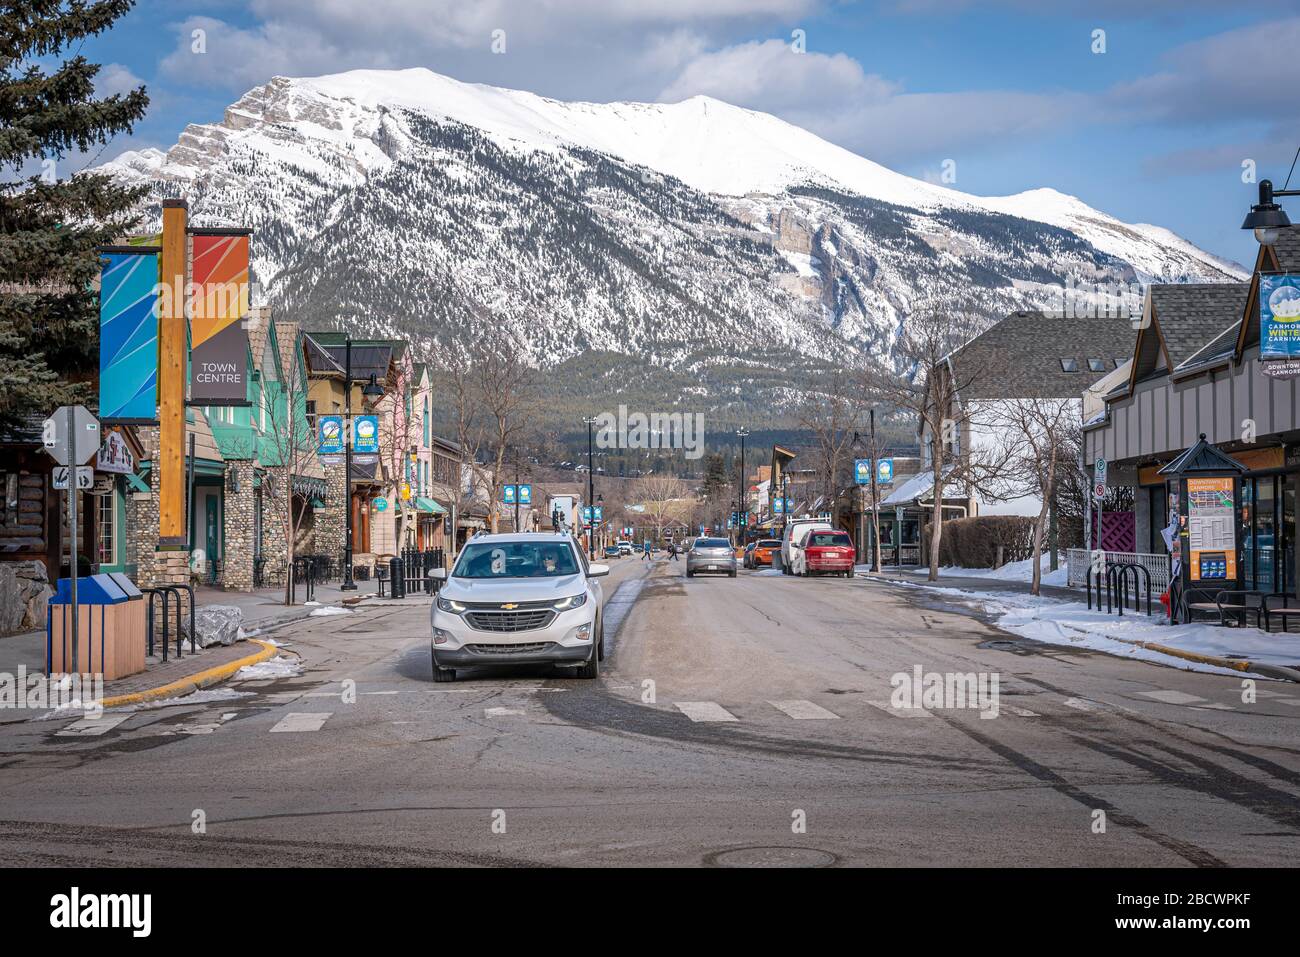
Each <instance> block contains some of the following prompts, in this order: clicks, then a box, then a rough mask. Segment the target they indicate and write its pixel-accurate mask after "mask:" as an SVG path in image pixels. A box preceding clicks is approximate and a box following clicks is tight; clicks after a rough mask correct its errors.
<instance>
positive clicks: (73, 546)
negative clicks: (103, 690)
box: [65, 406, 180, 675]
mask: <svg viewBox="0 0 1300 957" xmlns="http://www.w3.org/2000/svg"><path fill="white" fill-rule="evenodd" d="M67 419H68V462H69V463H70V465H69V468H68V532H69V534H70V536H71V539H72V540H71V541H70V542H68V577H69V578H70V579H71V580H72V581H71V585H72V673H73V674H74V675H79V674H81V655H80V651H81V622H80V620H79V618H78V614H77V578H78V577H79V576H80V574H81V571H80V569H79V568H78V567H77V498H78V497H79V496H80V495H81V489H79V488H78V487H77V473H78V472H80V471H81V467H80V466H81V459H80V458H78V451H77V424H76V409H75V408H74V407H73V406H68V412H67ZM178 595H179V593H178ZM176 600H177V601H180V598H179V597H178V598H177V599H176ZM149 613H150V614H153V606H152V605H151V606H150V608H149ZM163 641H164V642H166V639H163ZM65 667H66V662H65Z"/></svg>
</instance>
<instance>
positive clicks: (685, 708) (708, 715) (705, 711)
mask: <svg viewBox="0 0 1300 957" xmlns="http://www.w3.org/2000/svg"><path fill="white" fill-rule="evenodd" d="M674 704H675V705H676V707H677V710H678V711H680V712H681V713H682V714H684V715H686V717H688V718H690V719H691V720H692V721H738V720H739V719H738V718H737V717H736V716H735V715H734V714H732V713H731V712H730V711H728V710H727V709H726V708H724V707H723V706H722V705H720V704H718V703H717V702H716V701H676V702H674Z"/></svg>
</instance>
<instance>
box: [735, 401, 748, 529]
mask: <svg viewBox="0 0 1300 957" xmlns="http://www.w3.org/2000/svg"><path fill="white" fill-rule="evenodd" d="M736 434H737V435H738V436H740V508H739V510H738V513H737V515H736V529H737V534H738V535H739V536H740V544H742V545H743V544H745V524H746V523H744V522H743V521H742V519H743V518H748V517H749V502H748V501H747V500H746V496H745V436H747V435H749V429H747V428H745V427H744V426H743V425H742V426H741V427H740V428H738V429H737V430H736Z"/></svg>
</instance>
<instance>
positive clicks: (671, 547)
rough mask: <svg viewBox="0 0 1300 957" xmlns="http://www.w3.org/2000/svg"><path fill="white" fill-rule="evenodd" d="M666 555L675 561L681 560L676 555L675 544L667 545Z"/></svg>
mask: <svg viewBox="0 0 1300 957" xmlns="http://www.w3.org/2000/svg"><path fill="white" fill-rule="evenodd" d="M668 557H669V558H671V559H672V560H673V561H675V562H680V561H681V559H680V558H678V557H677V546H676V545H675V544H673V545H669V546H668Z"/></svg>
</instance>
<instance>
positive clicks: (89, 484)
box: [54, 465, 95, 491]
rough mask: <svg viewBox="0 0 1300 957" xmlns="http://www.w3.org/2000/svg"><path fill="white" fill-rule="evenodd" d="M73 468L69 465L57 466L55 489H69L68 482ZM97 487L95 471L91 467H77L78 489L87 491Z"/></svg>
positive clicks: (55, 470) (55, 469) (55, 468)
mask: <svg viewBox="0 0 1300 957" xmlns="http://www.w3.org/2000/svg"><path fill="white" fill-rule="evenodd" d="M71 473H72V467H71V466H68V465H56V466H55V467H54V487H55V488H56V489H67V487H68V480H69V478H70V477H71ZM94 487H95V470H94V469H92V468H91V467H90V466H89V465H79V466H77V488H78V489H79V490H81V491H87V490H89V489H92V488H94Z"/></svg>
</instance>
